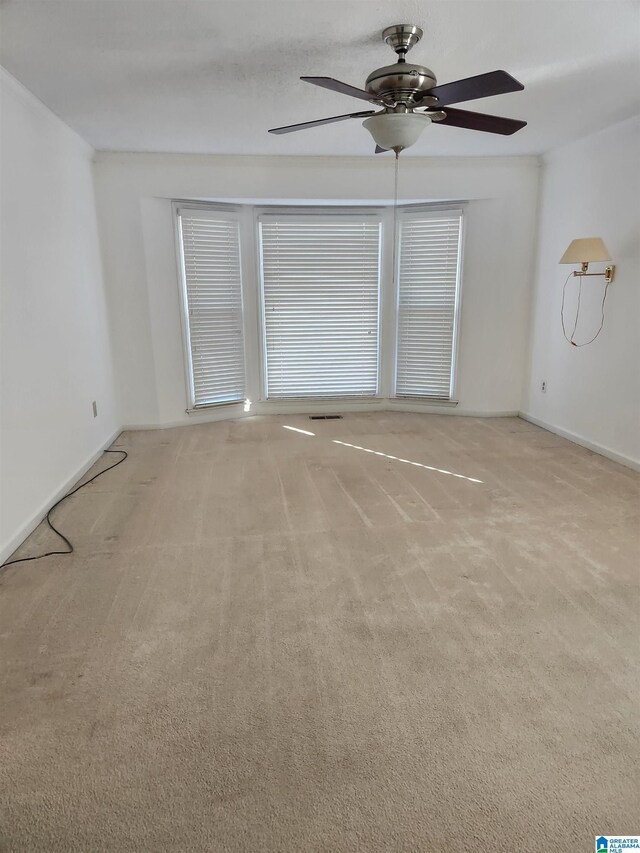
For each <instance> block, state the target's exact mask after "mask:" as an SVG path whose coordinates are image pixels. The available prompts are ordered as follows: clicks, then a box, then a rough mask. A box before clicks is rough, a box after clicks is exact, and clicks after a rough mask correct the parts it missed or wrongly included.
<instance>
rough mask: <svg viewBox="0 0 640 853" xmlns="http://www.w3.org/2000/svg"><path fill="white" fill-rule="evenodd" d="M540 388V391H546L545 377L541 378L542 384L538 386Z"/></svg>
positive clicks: (544, 392)
mask: <svg viewBox="0 0 640 853" xmlns="http://www.w3.org/2000/svg"><path fill="white" fill-rule="evenodd" d="M540 390H541V391H542V393H543V394H546V393H547V380H546V379H543V380H542V385H541V386H540Z"/></svg>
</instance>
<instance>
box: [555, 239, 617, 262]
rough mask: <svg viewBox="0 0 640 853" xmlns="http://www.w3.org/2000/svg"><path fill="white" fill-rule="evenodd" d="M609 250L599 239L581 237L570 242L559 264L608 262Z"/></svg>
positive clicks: (609, 257) (609, 258)
mask: <svg viewBox="0 0 640 853" xmlns="http://www.w3.org/2000/svg"><path fill="white" fill-rule="evenodd" d="M610 260H611V255H610V254H609V250H608V249H607V247H606V246H605V244H604V241H603V240H601V238H600V237H581V238H580V239H579V240H572V241H571V243H569V248H568V249H567V251H566V252H565V253H564V255H563V256H562V257H561V258H560V263H561V264H583V263H584V264H586V263H591V261H610Z"/></svg>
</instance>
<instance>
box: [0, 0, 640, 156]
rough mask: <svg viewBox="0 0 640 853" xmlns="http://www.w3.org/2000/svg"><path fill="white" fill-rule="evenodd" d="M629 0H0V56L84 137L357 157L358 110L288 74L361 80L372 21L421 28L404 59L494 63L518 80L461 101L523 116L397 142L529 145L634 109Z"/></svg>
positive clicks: (184, 148) (149, 146)
mask: <svg viewBox="0 0 640 853" xmlns="http://www.w3.org/2000/svg"><path fill="white" fill-rule="evenodd" d="M639 10H640V6H639V4H638V3H637V2H617V0H608V2H606V0H605V2H590V0H572V2H565V0H554V2H542V0H533V2H529V0H499V1H498V2H494V0H471V2H456V0H444V2H443V0H440V2H432V0H430V1H429V2H424V0H385V2H379V0H338V2H335V1H334V0H313V2H312V0H289V2H283V0H258V2H245V0H233V2H218V0H0V38H1V41H0V48H1V54H0V62H1V64H2V65H4V66H5V68H7V69H8V71H10V72H11V73H12V74H13V75H14V76H15V77H17V78H18V79H19V80H20V81H21V82H22V83H23V84H24V85H25V86H26V87H27V88H28V89H30V90H31V91H32V92H33V93H34V94H35V95H37V97H38V98H40V100H42V101H44V103H45V104H47V106H49V107H50V108H51V109H52V110H53V111H54V112H55V113H57V115H59V116H60V117H61V118H62V119H64V121H66V122H67V123H68V124H69V125H71V127H73V128H75V130H77V131H78V133H79V134H80V135H81V136H83V137H84V138H85V139H86V140H87V141H88V142H90V143H91V144H92V145H93V146H94V147H95V148H98V149H105V150H118V151H163V152H165V151H175V152H193V153H218V154H231V153H233V154H282V155H298V154H315V155H333V154H338V155H367V154H370V153H371V151H372V141H371V138H370V136H369V134H368V133H367V131H365V130H364V129H363V128H362V126H361V124H360V122H358V121H356V120H353V121H349V122H343V123H340V124H335V125H329V126H325V127H318V128H314V129H312V130H306V131H301V132H300V133H295V134H290V135H287V136H273V135H270V134H268V133H267V129H268V128H270V127H274V126H278V125H283V124H292V123H294V122H300V121H308V120H311V119H314V118H321V117H325V116H331V115H338V114H340V113H345V112H350V111H357V110H362V109H367V105H366V103H364V102H363V101H358V100H356V99H352V98H349V97H346V96H345V95H341V94H337V93H334V92H329V91H326V90H323V89H319V88H316V87H314V86H311V85H310V84H308V83H303V82H301V81H300V80H299V79H298V78H299V77H300V75H302V74H307V75H325V76H332V77H337V78H339V79H341V80H344V81H346V82H348V83H351V84H352V85H356V86H362V85H363V84H364V81H365V78H366V76H367V74H368V73H369V72H370V71H372V70H373V69H374V68H376V67H379V66H381V65H387V64H389V63H390V62H393V61H394V54H393V53H392V51H391V50H390V49H389V48H388V47H387V46H386V45H385V44H383V43H382V41H381V40H380V33H381V30H382V29H383V28H384V27H386V26H389V25H390V24H395V23H411V24H417V25H419V26H421V27H422V28H423V29H424V30H425V38H424V40H423V41H422V42H421V43H420V44H418V46H417V47H415V48H414V50H413V51H412V53H411V54H410V60H413V61H415V62H419V63H421V64H424V65H427V66H429V67H430V68H432V69H433V70H434V71H435V73H436V76H437V78H438V81H439V82H440V83H446V82H449V81H451V80H456V79H459V78H462V77H468V76H471V75H474V74H480V73H483V72H485V71H492V70H494V69H504V70H506V71H509V72H510V73H511V74H513V75H514V76H515V77H517V78H518V79H519V80H521V81H522V82H523V83H524V84H525V91H524V92H518V93H512V94H508V95H502V96H500V97H494V98H486V99H484V100H480V101H474V102H470V103H467V104H464V105H461V106H463V107H464V108H466V109H476V110H479V111H483V112H489V113H495V114H498V115H505V116H511V117H513V118H523V119H526V120H527V121H528V122H529V126H528V127H527V128H525V129H524V130H522V131H520V132H519V133H517V134H515V135H514V136H512V137H501V136H495V135H492V134H486V133H478V132H475V131H470V130H461V129H458V128H452V127H444V126H440V127H437V126H431V127H430V128H428V129H427V131H426V132H425V133H424V134H423V136H422V138H421V140H420V141H419V143H418V144H417V145H415V146H414V147H413V148H412V149H410V151H408V152H407V154H413V155H423V156H425V155H503V154H537V153H540V152H543V151H546V150H548V149H550V148H553V147H556V146H557V145H561V144H563V143H565V142H568V141H570V140H572V139H575V138H577V137H580V136H583V135H586V134H587V133H589V132H592V131H594V130H597V129H598V128H599V127H602V126H605V125H607V124H610V123H613V122H616V121H620V120H622V119H624V118H627V117H628V116H631V115H634V114H637V113H638V112H640V100H639V92H640V89H639V86H638V82H639V80H640V51H639V42H640V39H639Z"/></svg>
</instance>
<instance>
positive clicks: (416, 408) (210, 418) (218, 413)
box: [122, 398, 519, 431]
mask: <svg viewBox="0 0 640 853" xmlns="http://www.w3.org/2000/svg"><path fill="white" fill-rule="evenodd" d="M323 412H324V413H329V412H331V413H333V412H335V413H338V414H347V413H350V412H351V413H357V412H417V413H422V414H426V415H429V414H431V415H461V416H462V417H470V418H517V417H518V414H519V412H518V411H517V409H516V410H509V411H489V412H487V411H476V410H472V409H464V408H460V406H459V404H458V403H457V402H456V401H451V400H443V401H441V402H435V401H434V402H431V401H427V400H409V399H391V400H387V399H382V398H380V399H368V400H290V401H287V400H258V401H257V402H255V403H253V404H252V405H251V410H250V411H248V412H245V411H244V404H238V406H237V407H235V406H221V407H220V408H216V407H213V406H212V407H211V408H210V409H202V410H200V411H192V412H190V413H189V414H188V415H185V416H184V418H183V419H181V420H177V421H165V422H163V423H137V424H125V425H124V426H123V427H122V429H123V431H127V430H152V429H174V428H175V427H184V426H192V425H193V424H206V423H215V422H216V421H227V420H238V419H239V418H250V417H254V416H256V415H306V414H309V413H323Z"/></svg>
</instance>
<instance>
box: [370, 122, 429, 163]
mask: <svg viewBox="0 0 640 853" xmlns="http://www.w3.org/2000/svg"><path fill="white" fill-rule="evenodd" d="M428 124H431V118H430V117H429V116H428V115H426V114H425V113H410V112H406V113H378V114H377V115H374V116H371V118H367V119H365V120H364V121H363V122H362V126H363V127H366V129H367V130H368V131H369V133H370V134H371V136H373V141H374V142H375V143H376V145H377V146H378V147H379V148H382V149H383V150H384V151H396V152H397V153H399V152H400V151H404V149H405V148H409V147H410V146H411V145H414V144H415V143H416V142H417V141H418V139H419V138H420V135H421V133H422V131H423V130H424V129H425V127H426V126H427V125H428Z"/></svg>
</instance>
